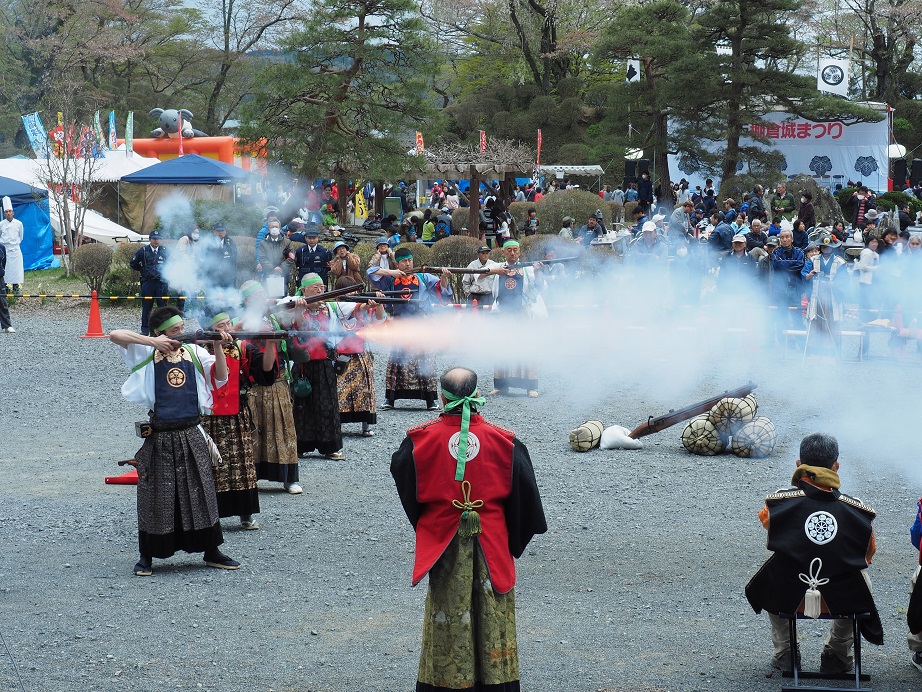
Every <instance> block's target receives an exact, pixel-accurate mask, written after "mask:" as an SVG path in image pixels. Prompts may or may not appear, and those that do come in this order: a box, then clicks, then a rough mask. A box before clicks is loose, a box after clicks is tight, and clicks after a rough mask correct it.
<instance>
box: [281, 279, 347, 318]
mask: <svg viewBox="0 0 922 692" xmlns="http://www.w3.org/2000/svg"><path fill="white" fill-rule="evenodd" d="M363 288H365V287H364V286H363V285H362V284H353V285H352V286H346V287H345V288H337V289H336V290H334V291H325V292H324V293H318V294H317V295H315V296H297V299H299V300H303V301H304V302H305V303H323V302H325V301H327V300H329V299H330V298H336V297H338V296H344V295H346V294H348V293H354V292H356V291H361V290H362V289H363ZM295 299H296V298H295V297H291V298H289V299H288V300H286V301H284V302H282V303H279V304H278V305H276V306H275V307H273V308H271V310H270V312H275V311H278V310H288V309H289V308H293V307H295Z"/></svg>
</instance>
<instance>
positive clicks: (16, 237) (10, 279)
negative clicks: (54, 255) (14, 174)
mask: <svg viewBox="0 0 922 692" xmlns="http://www.w3.org/2000/svg"><path fill="white" fill-rule="evenodd" d="M24 235H25V230H24V229H23V227H22V221H20V220H19V219H16V218H14V217H13V203H12V201H11V200H10V198H9V197H4V198H3V220H2V221H0V245H3V247H4V248H5V249H6V279H5V281H6V284H5V285H4V286H2V288H3V289H4V292H5V293H9V292H10V289H9V285H10V284H12V286H13V290H12V292H13V293H21V292H22V288H21V285H22V283H23V281H24V280H25V272H24V271H23V263H22V250H21V249H20V248H19V245H20V243H22V239H23V236H24Z"/></svg>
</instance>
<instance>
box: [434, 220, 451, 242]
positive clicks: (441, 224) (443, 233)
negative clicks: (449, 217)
mask: <svg viewBox="0 0 922 692" xmlns="http://www.w3.org/2000/svg"><path fill="white" fill-rule="evenodd" d="M450 235H451V226H449V225H448V222H447V221H446V220H445V219H438V220H437V221H436V222H435V239H436V240H441V239H442V238H447V237H448V236H450Z"/></svg>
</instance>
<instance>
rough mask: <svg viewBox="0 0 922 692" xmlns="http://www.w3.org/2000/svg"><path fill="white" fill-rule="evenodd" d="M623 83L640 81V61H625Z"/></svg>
mask: <svg viewBox="0 0 922 692" xmlns="http://www.w3.org/2000/svg"><path fill="white" fill-rule="evenodd" d="M624 81H626V82H628V83H630V82H639V81H640V60H628V61H627V71H626V73H625V75H624Z"/></svg>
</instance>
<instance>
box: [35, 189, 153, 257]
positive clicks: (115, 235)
mask: <svg viewBox="0 0 922 692" xmlns="http://www.w3.org/2000/svg"><path fill="white" fill-rule="evenodd" d="M48 206H49V208H50V212H51V225H52V227H53V228H54V230H55V235H56V236H57V237H61V235H62V229H63V225H62V224H61V215H62V214H61V210H60V209H59V208H58V205H57V204H56V203H55V201H54V200H49V202H48ZM68 208H69V210H70V216H71V223H73V221H74V215H75V213H76V211H77V210H76V206H75V205H73V204H71V205H68ZM83 235H84V237H86V238H92V239H93V240H95V241H97V242H99V243H104V244H106V245H112V246H114V245H118V244H119V243H125V242H128V243H140V242H143V241H145V240H147V236H143V235H141V234H140V233H135V232H134V231H132V230H131V229H130V228H125V227H124V226H119V225H118V224H117V223H115V222H114V221H109V219H107V218H106V217H105V216H103V215H102V214H100V213H98V212H95V211H93V210H92V209H87V210H86V213H85V214H84V216H83Z"/></svg>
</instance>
